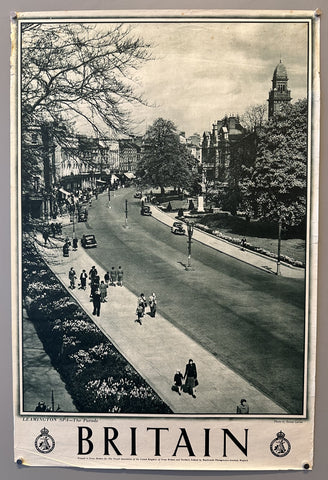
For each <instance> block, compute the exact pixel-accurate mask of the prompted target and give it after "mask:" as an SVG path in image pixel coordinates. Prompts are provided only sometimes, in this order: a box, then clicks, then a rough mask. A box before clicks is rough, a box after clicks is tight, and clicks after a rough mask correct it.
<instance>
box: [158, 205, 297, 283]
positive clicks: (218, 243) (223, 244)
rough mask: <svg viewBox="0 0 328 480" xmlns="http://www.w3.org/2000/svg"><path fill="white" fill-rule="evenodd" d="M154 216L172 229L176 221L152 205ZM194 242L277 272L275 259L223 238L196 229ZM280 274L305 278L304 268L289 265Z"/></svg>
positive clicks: (270, 271) (268, 270) (282, 267)
mask: <svg viewBox="0 0 328 480" xmlns="http://www.w3.org/2000/svg"><path fill="white" fill-rule="evenodd" d="M151 209H152V216H153V217H154V218H155V219H156V220H158V221H160V222H162V223H164V224H165V225H168V226H169V227H171V226H172V225H173V222H175V221H176V218H175V216H174V217H172V216H171V215H169V214H168V213H165V212H163V211H162V210H161V209H160V208H158V207H156V206H154V205H152V206H151ZM192 238H193V240H197V241H198V242H200V243H203V244H204V245H207V246H209V247H211V248H214V249H215V250H218V251H219V252H221V253H224V254H225V255H229V256H230V257H234V258H236V259H238V260H240V261H242V262H245V263H248V264H249V265H253V266H254V267H256V268H260V269H261V270H265V271H266V272H269V273H272V274H275V273H276V271H277V261H276V260H275V259H271V258H269V257H266V256H264V255H261V254H259V253H255V252H251V251H249V250H244V251H243V250H242V249H241V247H239V246H238V245H233V244H232V243H230V242H227V241H226V240H223V239H221V238H218V237H215V236H214V235H211V234H209V233H206V232H202V231H201V230H198V229H197V228H194V231H193V236H192ZM280 274H281V276H283V277H289V278H302V279H303V278H304V275H305V270H304V268H298V267H293V266H292V265H288V264H286V263H283V262H281V263H280Z"/></svg>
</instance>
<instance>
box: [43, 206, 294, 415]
mask: <svg viewBox="0 0 328 480" xmlns="http://www.w3.org/2000/svg"><path fill="white" fill-rule="evenodd" d="M154 210H155V209H154ZM156 210H157V209H156ZM155 215H156V217H155V218H158V219H159V220H160V221H163V219H166V220H165V221H168V219H167V218H166V216H164V215H165V214H164V213H163V215H160V214H159V213H158V215H157V213H156V214H155ZM197 233H198V232H197ZM197 236H198V235H197ZM38 240H39V242H38V243H39V246H38V248H39V251H40V253H41V254H42V256H43V258H44V259H45V260H46V262H47V263H48V265H49V267H50V268H51V270H52V271H53V272H54V273H55V275H56V276H57V277H58V278H59V280H60V281H61V282H62V284H63V285H64V286H65V288H67V290H68V291H69V292H70V293H71V295H72V296H73V297H74V298H75V299H76V300H77V302H78V303H79V304H80V305H81V307H82V308H83V309H84V311H85V312H86V313H87V314H88V315H89V316H90V318H91V319H92V320H93V321H94V322H95V323H96V324H97V325H98V327H99V328H100V329H101V331H102V332H103V333H104V334H105V335H106V336H107V338H108V339H109V340H110V341H111V342H112V343H113V344H114V345H115V346H116V347H117V349H118V350H119V351H120V352H121V353H122V355H123V356H124V357H125V358H126V359H127V360H128V362H129V363H130V364H131V365H133V367H134V368H135V369H136V370H137V371H138V372H139V374H140V375H141V376H142V377H143V378H144V379H145V380H146V381H147V382H148V384H149V385H150V386H151V387H152V388H153V389H154V390H155V391H156V392H157V394H158V395H159V396H160V397H161V398H162V399H163V400H164V401H165V402H166V404H167V405H168V406H169V407H170V408H171V410H172V411H173V412H174V413H176V414H221V415H228V416H231V414H235V412H236V405H237V404H238V403H239V401H240V399H241V398H246V399H247V401H248V404H249V405H250V415H251V414H256V415H261V414H263V415H266V414H271V415H281V414H286V413H287V412H286V411H285V410H284V409H283V408H281V407H280V406H279V405H277V404H276V403H275V402H273V401H272V400H271V399H270V398H268V397H267V396H266V395H264V394H263V392H261V391H260V390H258V389H257V388H255V387H254V386H253V385H251V384H250V383H249V382H247V381H245V380H244V379H243V378H242V377H241V376H240V375H238V374H237V373H235V372H234V371H232V370H231V369H230V368H228V367H227V366H226V365H224V364H223V363H222V362H220V361H219V360H218V359H217V358H216V357H214V356H213V355H212V354H211V353H209V352H208V351H207V350H206V349H204V348H203V347H202V346H200V345H199V344H198V343H197V342H195V341H194V340H192V339H191V338H190V337H189V336H187V335H186V334H184V333H183V332H181V331H180V330H179V329H178V328H176V327H175V326H174V325H173V324H172V323H170V322H169V321H167V320H166V319H165V318H164V317H163V316H161V315H159V314H156V317H155V318H152V317H150V316H149V315H148V314H146V315H145V317H144V319H143V323H142V325H140V324H139V323H138V322H136V314H135V311H136V306H137V297H136V296H135V295H134V294H133V293H132V292H131V291H129V290H128V289H127V288H126V287H125V286H124V285H123V286H122V287H120V286H116V287H109V289H108V302H107V303H103V304H101V312H100V316H99V317H95V316H94V315H92V310H93V305H92V302H90V299H89V288H87V290H86V291H84V290H81V289H78V288H75V289H73V290H72V289H70V288H69V279H68V272H69V269H70V268H71V267H73V268H74V269H75V271H76V274H77V276H78V278H79V276H80V273H81V271H82V269H83V268H84V269H85V270H86V271H87V272H89V270H90V268H91V267H92V265H95V266H96V268H97V270H98V274H100V278H101V279H103V276H104V273H105V271H104V270H103V268H101V267H100V266H99V265H97V263H96V262H95V261H94V260H92V259H91V258H90V257H89V255H88V252H87V251H86V250H84V249H83V248H82V247H80V246H79V248H78V250H77V251H75V252H74V251H70V256H69V257H68V258H67V257H63V255H62V242H60V240H58V239H57V240H54V239H51V241H50V245H49V246H46V247H45V246H43V245H42V243H43V242H42V239H41V235H40V236H39V237H38ZM109 267H110V266H108V270H109ZM189 358H192V359H193V360H194V361H195V363H196V365H197V371H198V380H199V385H198V386H197V388H196V389H195V394H196V398H193V397H191V396H190V395H188V394H186V393H182V394H181V396H179V395H178V394H177V393H176V392H173V391H172V390H171V385H172V384H173V376H174V374H175V371H176V370H177V369H178V368H179V369H180V370H181V371H182V373H184V369H185V365H186V363H187V362H188V360H189Z"/></svg>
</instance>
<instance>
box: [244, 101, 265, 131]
mask: <svg viewBox="0 0 328 480" xmlns="http://www.w3.org/2000/svg"><path fill="white" fill-rule="evenodd" d="M266 115H267V105H266V104H265V103H264V104H262V105H261V104H259V105H250V106H249V107H248V108H247V110H246V111H245V113H244V114H243V115H242V116H241V118H240V120H241V124H242V125H243V126H244V127H245V128H246V129H247V130H248V131H249V132H254V131H255V130H256V128H258V127H262V126H263V125H264V124H265V118H266Z"/></svg>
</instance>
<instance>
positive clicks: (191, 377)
mask: <svg viewBox="0 0 328 480" xmlns="http://www.w3.org/2000/svg"><path fill="white" fill-rule="evenodd" d="M183 378H185V379H186V381H185V385H186V386H187V388H188V393H189V394H190V395H192V396H193V398H196V395H194V387H195V386H196V380H197V369H196V364H195V363H194V362H193V360H192V359H191V358H190V360H189V362H188V363H187V365H186V371H185V374H184V377H183Z"/></svg>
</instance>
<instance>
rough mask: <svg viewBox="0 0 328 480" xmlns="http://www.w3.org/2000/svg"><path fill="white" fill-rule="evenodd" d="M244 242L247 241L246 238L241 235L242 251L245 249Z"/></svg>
mask: <svg viewBox="0 0 328 480" xmlns="http://www.w3.org/2000/svg"><path fill="white" fill-rule="evenodd" d="M246 242H247V240H246V238H245V237H243V238H242V239H241V249H242V251H244V250H245V247H246Z"/></svg>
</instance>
